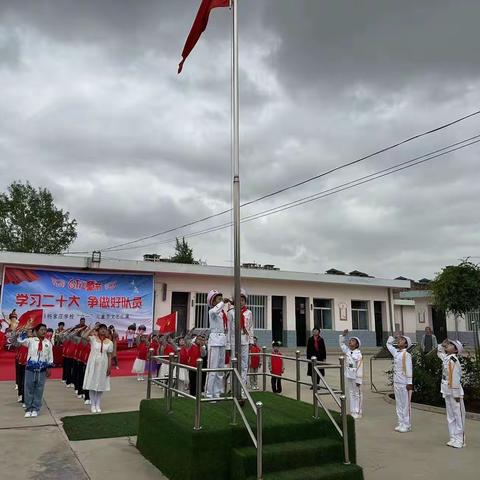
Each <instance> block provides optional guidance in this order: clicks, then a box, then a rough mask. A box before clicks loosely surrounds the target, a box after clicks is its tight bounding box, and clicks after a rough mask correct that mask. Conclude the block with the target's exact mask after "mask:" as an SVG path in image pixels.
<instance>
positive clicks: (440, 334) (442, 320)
mask: <svg viewBox="0 0 480 480" xmlns="http://www.w3.org/2000/svg"><path fill="white" fill-rule="evenodd" d="M431 309H432V327H433V333H434V334H435V336H436V337H437V341H438V343H441V342H443V341H444V340H445V339H446V338H447V316H446V315H445V312H444V311H443V310H440V309H439V308H435V307H431Z"/></svg>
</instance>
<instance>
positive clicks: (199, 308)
mask: <svg viewBox="0 0 480 480" xmlns="http://www.w3.org/2000/svg"><path fill="white" fill-rule="evenodd" d="M207 295H208V294H207V293H197V294H196V295H195V328H208V305H207Z"/></svg>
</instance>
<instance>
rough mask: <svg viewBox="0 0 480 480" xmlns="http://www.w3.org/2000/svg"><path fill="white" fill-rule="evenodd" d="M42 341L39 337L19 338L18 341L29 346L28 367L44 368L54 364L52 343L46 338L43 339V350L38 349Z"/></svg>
mask: <svg viewBox="0 0 480 480" xmlns="http://www.w3.org/2000/svg"><path fill="white" fill-rule="evenodd" d="M40 341H41V340H40V339H39V338H38V337H30V338H29V337H26V338H23V339H18V340H17V342H18V343H21V344H22V345H25V346H26V347H27V348H28V356H27V368H28V367H30V368H34V369H41V370H43V369H45V368H48V367H51V366H52V365H53V348H52V343H51V342H50V340H47V339H46V338H44V339H43V340H42V350H40V351H38V345H39V343H40Z"/></svg>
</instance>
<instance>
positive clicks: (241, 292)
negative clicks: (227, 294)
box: [240, 288, 248, 300]
mask: <svg viewBox="0 0 480 480" xmlns="http://www.w3.org/2000/svg"><path fill="white" fill-rule="evenodd" d="M240 296H241V297H244V298H245V300H248V295H247V291H246V290H245V289H244V288H242V289H240Z"/></svg>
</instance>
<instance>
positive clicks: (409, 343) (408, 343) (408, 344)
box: [400, 335, 412, 350]
mask: <svg viewBox="0 0 480 480" xmlns="http://www.w3.org/2000/svg"><path fill="white" fill-rule="evenodd" d="M400 336H401V337H402V338H404V339H405V341H406V342H407V350H408V349H409V348H410V347H411V346H412V340H411V339H410V337H407V336H406V335H400Z"/></svg>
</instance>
